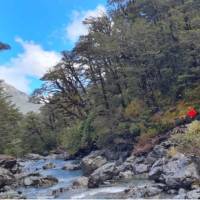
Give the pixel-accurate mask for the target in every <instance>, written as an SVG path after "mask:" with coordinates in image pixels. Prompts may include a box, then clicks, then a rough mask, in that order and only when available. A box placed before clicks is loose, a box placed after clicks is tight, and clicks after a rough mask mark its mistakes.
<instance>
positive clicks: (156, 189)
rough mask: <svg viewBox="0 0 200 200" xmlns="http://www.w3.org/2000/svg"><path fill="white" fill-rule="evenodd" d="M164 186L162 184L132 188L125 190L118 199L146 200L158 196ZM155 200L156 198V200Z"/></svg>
mask: <svg viewBox="0 0 200 200" xmlns="http://www.w3.org/2000/svg"><path fill="white" fill-rule="evenodd" d="M164 187H165V185H162V184H147V185H143V186H134V187H131V188H129V189H126V190H125V191H124V192H122V193H121V194H120V196H119V198H120V199H127V198H129V199H146V198H153V197H157V195H160V194H161V193H162V192H163V190H164ZM156 199H157V198H156Z"/></svg>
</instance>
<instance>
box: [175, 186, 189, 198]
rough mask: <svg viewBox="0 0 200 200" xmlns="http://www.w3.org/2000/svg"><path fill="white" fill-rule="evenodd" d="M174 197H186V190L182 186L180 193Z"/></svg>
mask: <svg viewBox="0 0 200 200" xmlns="http://www.w3.org/2000/svg"><path fill="white" fill-rule="evenodd" d="M173 199H186V190H185V189H183V188H180V189H179V191H178V195H176V196H175V197H174V198H173Z"/></svg>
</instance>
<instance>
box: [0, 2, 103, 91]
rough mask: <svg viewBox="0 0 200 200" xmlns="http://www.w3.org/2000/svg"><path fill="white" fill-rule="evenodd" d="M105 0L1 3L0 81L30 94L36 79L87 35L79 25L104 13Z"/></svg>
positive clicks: (81, 25)
mask: <svg viewBox="0 0 200 200" xmlns="http://www.w3.org/2000/svg"><path fill="white" fill-rule="evenodd" d="M105 7H106V0H1V12H0V41H1V42H4V43H7V44H9V45H10V46H11V50H9V51H2V52H1V53H0V79H3V80H5V81H6V82H7V83H9V84H11V85H13V86H15V87H16V88H17V89H19V90H21V91H23V92H26V93H29V94H31V92H32V91H33V90H34V89H36V88H38V87H39V86H40V85H41V81H40V78H41V77H42V76H43V75H44V73H45V72H46V71H47V70H48V69H49V68H51V67H52V66H54V65H55V64H56V63H58V62H59V60H60V58H61V55H60V52H61V51H63V50H71V49H72V48H73V46H74V44H75V43H76V41H77V40H78V38H79V36H80V35H84V34H87V31H88V30H87V27H85V26H84V25H83V24H82V21H83V20H84V19H85V18H87V17H89V16H92V17H96V16H101V15H102V14H103V13H105V12H106V8H105Z"/></svg>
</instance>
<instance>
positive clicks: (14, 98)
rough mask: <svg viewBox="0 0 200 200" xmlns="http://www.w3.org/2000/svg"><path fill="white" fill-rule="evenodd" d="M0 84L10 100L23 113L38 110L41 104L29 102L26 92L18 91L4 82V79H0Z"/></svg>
mask: <svg viewBox="0 0 200 200" xmlns="http://www.w3.org/2000/svg"><path fill="white" fill-rule="evenodd" d="M0 85H1V87H2V88H3V90H4V91H5V93H6V94H7V95H8V96H9V98H10V100H11V102H12V103H14V104H15V105H16V107H17V108H18V109H19V110H20V111H21V112H22V113H23V114H26V113H27V112H31V111H33V112H39V109H40V107H41V105H40V104H34V103H31V102H30V101H29V98H30V97H29V96H28V95H27V94H26V93H24V92H21V91H19V90H18V89H16V88H15V87H13V86H11V85H9V84H7V83H5V81H2V82H1V83H0Z"/></svg>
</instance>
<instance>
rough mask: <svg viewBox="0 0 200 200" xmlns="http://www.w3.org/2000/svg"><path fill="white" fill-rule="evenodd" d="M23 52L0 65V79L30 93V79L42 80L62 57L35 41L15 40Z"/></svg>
mask: <svg viewBox="0 0 200 200" xmlns="http://www.w3.org/2000/svg"><path fill="white" fill-rule="evenodd" d="M15 41H16V42H17V43H19V44H20V45H21V46H22V48H23V50H24V51H23V52H22V53H20V54H18V55H17V56H16V57H14V58H11V59H10V61H9V62H7V63H5V64H4V65H0V79H3V80H5V81H6V82H7V83H9V84H11V85H13V86H15V87H16V88H18V89H19V90H21V91H24V92H30V88H29V84H30V81H29V77H35V78H40V77H41V76H42V75H44V73H45V72H46V71H47V70H48V69H49V68H50V67H52V66H54V65H55V64H57V63H58V61H59V60H60V58H61V56H60V54H59V53H57V52H55V51H46V50H44V49H43V48H42V47H41V46H40V45H38V44H35V43H34V42H33V41H24V40H23V39H21V38H16V40H15Z"/></svg>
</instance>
